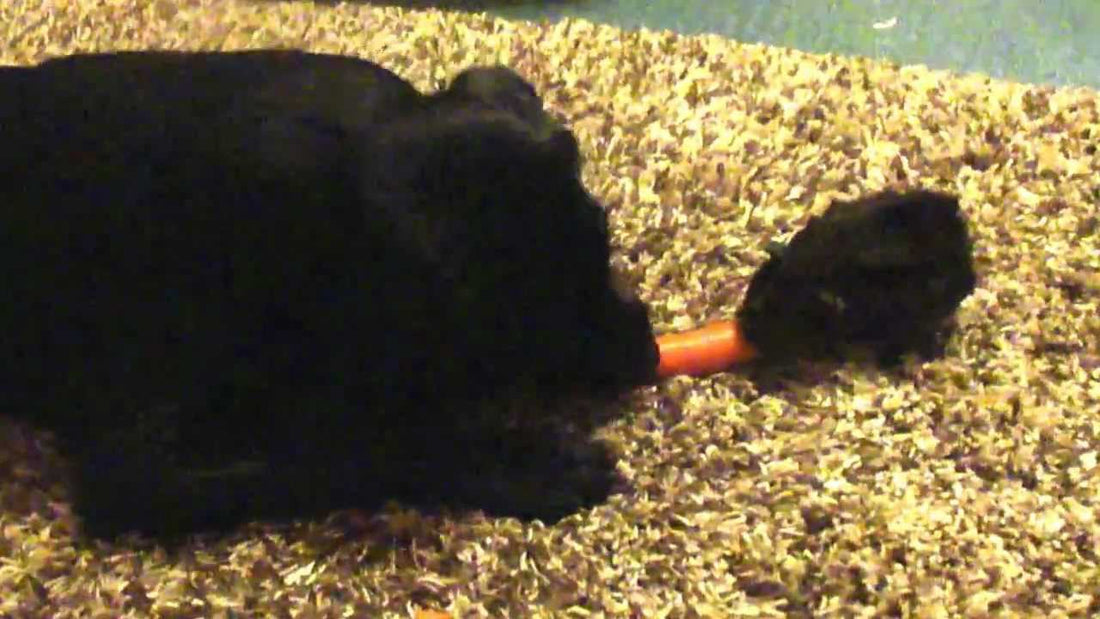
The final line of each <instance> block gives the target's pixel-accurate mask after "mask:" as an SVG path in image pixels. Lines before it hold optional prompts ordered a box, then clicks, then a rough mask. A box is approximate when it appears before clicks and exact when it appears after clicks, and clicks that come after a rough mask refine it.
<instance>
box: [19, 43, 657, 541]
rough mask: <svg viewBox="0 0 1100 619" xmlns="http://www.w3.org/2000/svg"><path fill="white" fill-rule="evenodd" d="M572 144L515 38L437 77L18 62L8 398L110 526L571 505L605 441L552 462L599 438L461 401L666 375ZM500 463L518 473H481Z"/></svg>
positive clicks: (320, 62)
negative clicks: (359, 508)
mask: <svg viewBox="0 0 1100 619" xmlns="http://www.w3.org/2000/svg"><path fill="white" fill-rule="evenodd" d="M579 167H580V157H579V154H578V148H577V143H576V141H575V139H574V136H573V135H572V133H571V132H570V131H568V130H567V129H566V128H565V127H563V126H562V125H561V124H560V123H559V122H557V121H555V120H554V119H553V118H551V116H550V115H549V114H547V113H546V112H545V111H544V110H543V105H542V102H541V101H540V99H539V98H538V96H537V95H536V93H535V91H534V89H533V88H532V87H531V86H530V85H529V84H528V83H526V82H525V81H524V80H523V79H521V78H520V77H519V76H517V75H516V74H515V73H513V72H511V71H509V70H507V69H504V68H487V67H480V68H472V69H468V70H466V71H465V72H463V73H461V74H460V75H459V76H458V77H457V78H456V79H455V80H454V82H453V83H452V84H451V85H450V87H449V88H447V89H445V90H443V91H441V92H439V93H436V94H432V95H424V94H421V93H419V92H418V91H417V90H415V89H414V88H413V87H412V86H411V85H409V84H408V83H406V82H405V81H403V80H401V79H400V78H398V77H397V76H396V75H394V74H393V73H391V72H389V71H387V70H385V69H383V68H381V67H379V66H377V65H375V64H372V63H369V62H366V61H362V60H357V59H351V58H344V57H337V56H327V55H314V54H306V53H300V52H293V51H255V52H237V53H173V52H136V53H119V54H103V55H82V56H74V57H68V58H62V59H55V60H51V61H48V62H44V63H42V64H40V65H38V66H35V67H21V68H16V67H4V68H0V209H2V214H0V286H2V290H3V299H2V301H0V331H2V335H0V393H2V395H0V405H2V406H3V409H2V410H3V411H4V412H5V413H8V412H10V413H17V414H21V415H25V416H27V417H28V418H30V419H31V420H33V421H34V422H36V423H38V424H40V425H42V426H44V427H47V428H50V429H52V430H54V431H55V432H56V433H57V434H58V435H59V437H60V438H61V439H62V441H63V444H64V445H65V447H66V448H67V450H68V453H69V454H70V455H71V456H72V458H73V462H74V478H75V479H74V481H75V500H76V508H77V512H78V514H79V515H80V516H81V517H82V519H83V523H84V524H83V526H84V529H85V531H86V532H88V533H91V534H93V535H97V536H104V535H114V534H117V533H120V532H125V531H128V530H140V531H145V532H149V533H162V534H179V533H187V532H190V531H196V530H201V529H207V528H220V527H224V526H232V525H234V524H236V523H239V522H242V521H244V520H246V519H251V518H257V517H269V516H276V515H280V516H281V515H290V516H294V515H299V514H306V513H308V512H309V511H310V510H312V509H314V508H317V509H327V508H333V507H340V506H346V505H354V504H358V503H359V502H364V501H366V500H367V498H368V497H375V498H385V497H392V498H402V497H403V496H406V495H407V496H410V497H413V498H418V499H423V500H424V501H427V502H438V501H443V500H445V499H446V498H447V497H452V498H454V500H456V501H458V502H459V503H462V504H469V505H472V506H475V507H484V508H486V509H489V510H490V511H497V512H504V513H514V514H515V515H521V516H523V515H527V516H542V517H547V518H552V517H557V516H560V515H564V514H565V513H568V512H569V511H570V510H573V509H575V508H576V507H578V506H580V505H583V504H585V503H586V502H591V501H593V500H599V499H601V498H603V496H605V495H606V492H607V491H608V489H609V484H610V481H609V480H610V477H609V476H610V475H611V473H610V471H609V469H610V467H609V464H608V462H607V461H606V460H607V458H606V457H605V456H600V457H598V458H597V460H598V462H596V464H597V465H598V468H600V467H602V468H601V469H600V471H597V473H596V480H595V481H590V482H583V483H582V484H581V485H582V486H583V487H581V488H580V490H577V489H575V488H574V489H570V488H568V487H567V486H568V484H567V483H565V482H563V481H562V480H561V479H555V480H553V481H551V482H546V481H541V482H540V481H538V480H537V479H535V478H536V477H537V472H536V470H535V468H536V464H535V463H541V464H540V466H541V465H546V464H547V463H550V466H563V467H568V466H569V465H570V462H572V464H577V462H581V461H576V462H574V461H572V460H570V458H571V457H572V456H569V455H568V454H567V450H565V448H564V447H561V446H552V445H550V444H549V443H550V442H549V441H546V442H543V441H540V440H537V439H532V440H518V442H517V443H516V444H514V445H512V446H509V447H505V446H502V445H503V444H504V443H506V442H507V439H506V437H505V438H502V437H504V436H505V434H506V433H505V432H504V431H503V430H501V431H500V432H499V433H494V432H491V431H481V430H479V431H475V432H466V433H463V430H461V427H462V423H461V418H462V416H463V412H464V411H466V410H468V409H469V407H473V406H474V405H475V404H476V403H477V402H479V401H481V400H483V399H485V398H492V397H493V396H495V395H497V394H500V393H502V392H507V391H509V390H511V389H513V388H519V389H522V388H525V387H533V388H534V389H536V390H538V391H540V392H543V393H548V394H559V393H570V392H577V391H581V392H585V391H588V390H590V389H601V390H602V389H603V388H610V389H612V390H615V389H620V388H626V387H629V386H633V385H637V384H640V383H645V382H648V381H650V380H652V379H653V372H654V368H655V367H656V358H657V350H656V346H655V344H654V338H653V333H652V331H651V328H650V324H649V321H648V318H647V315H646V310H645V308H644V306H643V305H642V304H641V303H640V302H639V301H638V300H637V299H635V298H634V297H633V296H632V295H630V294H629V293H625V292H623V291H621V290H619V288H618V287H617V286H615V285H613V279H614V278H613V274H612V272H611V269H610V265H609V240H608V231H607V219H606V215H605V213H604V211H603V209H602V208H601V206H600V205H599V204H598V203H597V202H596V201H595V200H594V199H593V198H592V197H591V196H590V195H589V193H588V192H587V191H586V190H585V188H584V187H583V186H582V184H581V182H580V180H579ZM501 427H503V425H501ZM582 460H583V458H582ZM502 462H503V463H504V464H502ZM582 463H583V462H582ZM501 466H508V467H517V468H519V469H522V470H523V471H524V472H522V473H521V474H520V478H521V479H522V480H523V482H522V484H518V485H523V484H528V485H531V487H530V489H529V491H528V493H527V498H526V499H525V498H523V497H519V496H518V495H517V493H516V492H513V491H515V490H516V489H517V487H518V486H517V485H516V484H513V485H512V486H509V485H508V484H506V483H504V482H501V483H498V484H496V485H493V483H495V482H493V483H490V484H489V486H488V488H489V489H488V490H486V489H485V488H486V486H484V485H481V486H478V485H477V484H475V483H472V482H470V481H469V480H470V479H471V478H479V477H481V478H485V477H491V476H492V475H493V474H492V473H489V472H487V471H488V470H489V469H491V468H494V467H496V468H500V467H501ZM524 467H528V468H526V469H525V468H524ZM459 471H462V472H463V473H462V474H460V473H459ZM539 483H542V484H543V485H542V486H539V485H538V484H539ZM532 484H533V485H532ZM548 486H549V487H548ZM559 486H560V487H559ZM533 497H537V498H538V499H539V500H538V501H536V503H537V505H536V504H533V503H532V502H531V501H530V500H528V499H531V498H533ZM548 497H549V498H548Z"/></svg>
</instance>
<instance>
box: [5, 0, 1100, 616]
mask: <svg viewBox="0 0 1100 619" xmlns="http://www.w3.org/2000/svg"><path fill="white" fill-rule="evenodd" d="M0 40H2V41H5V42H6V44H5V46H4V47H3V48H0V62H4V63H27V62H32V61H36V60H39V59H42V58H43V57H45V56H52V55H59V54H64V53H68V52H73V51H78V50H79V51H91V50H105V49H121V48H145V47H158V48H174V49H180V48H188V49H193V48H204V49H239V48H254V47H268V46H282V47H287V46H293V47H301V48H305V49H309V50H315V51H326V52H340V53H347V54H353V55H359V56H363V57H367V58H370V59H372V60H375V61H378V62H380V63H382V64H383V65H385V66H387V67H390V68H392V69H394V70H395V71H397V72H398V73H399V74H400V75H402V76H403V77H406V78H408V79H410V80H412V81H413V82H414V83H415V84H417V85H418V86H419V87H421V88H425V89H434V88H435V87H437V86H438V85H440V84H441V83H443V82H444V81H445V80H446V78H447V77H448V76H451V75H453V74H454V73H456V72H457V71H458V70H460V69H461V68H462V67H465V66H467V65H470V64H474V63H491V62H503V63H507V64H509V65H510V66H512V67H513V68H515V69H516V70H518V71H519V72H521V73H522V74H523V75H525V76H526V77H527V78H528V79H529V80H530V81H532V82H533V83H534V84H535V85H536V86H537V88H538V90H539V91H540V93H542V94H543V96H544V97H545V99H546V101H547V103H548V106H549V107H550V108H551V109H552V110H553V111H555V112H557V113H559V114H561V115H563V116H564V117H565V118H567V119H568V121H569V122H570V123H571V125H572V127H573V128H574V130H575V131H576V133H577V135H578V138H579V140H580V142H581V144H582V149H583V151H584V153H585V155H586V157H587V164H586V169H585V178H586V181H587V183H588V185H589V187H590V188H591V189H592V191H593V192H594V193H595V194H596V195H598V196H599V197H600V198H601V199H602V200H603V201H604V202H605V203H606V204H607V207H608V209H609V211H610V213H611V219H612V226H613V229H614V242H615V245H616V250H617V255H616V258H615V259H616V261H617V262H618V263H620V265H621V266H622V267H623V268H624V269H625V270H627V271H628V272H629V273H630V274H631V275H632V276H633V277H634V279H635V281H636V282H637V283H638V286H639V287H640V289H641V291H642V294H643V297H644V298H645V300H646V301H647V302H648V303H649V304H650V307H651V308H652V314H653V317H654V320H655V322H656V325H657V327H658V329H659V330H668V329H673V328H684V327H688V326H691V325H694V324H698V323H700V322H702V321H704V320H708V319H714V318H722V317H729V316H731V315H732V314H733V312H734V311H735V309H736V307H737V303H738V302H739V300H740V298H741V295H742V293H743V291H744V287H745V284H746V283H747V282H748V279H749V276H750V274H751V273H752V272H753V270H754V269H755V268H756V267H758V266H759V265H760V264H761V263H762V262H763V260H764V259H765V257H766V254H765V252H764V247H765V244H766V243H767V242H768V241H769V240H771V239H772V238H775V237H779V238H780V239H782V238H786V237H787V236H788V235H789V234H791V233H793V232H794V231H795V230H797V229H798V228H799V227H800V226H801V225H802V224H803V223H804V222H805V220H806V218H807V216H808V215H809V214H810V213H812V212H818V211H820V210H821V209H822V208H823V207H824V206H826V205H827V204H828V203H829V201H830V200H832V199H834V198H840V197H848V198H850V197H856V196H859V195H863V194H865V193H868V192H871V191H873V190H877V189H881V188H886V187H894V188H903V187H917V186H919V187H925V188H931V189H939V190H947V191H952V192H955V193H957V194H958V195H960V196H961V199H962V206H963V209H964V210H965V212H966V213H967V216H968V218H969V221H970V225H971V228H972V234H973V236H974V240H975V245H976V262H977V267H978V271H979V283H978V289H977V290H976V292H975V293H974V294H973V295H972V296H971V297H970V298H968V299H967V300H966V301H964V303H963V305H962V308H961V309H960V312H959V315H958V322H959V331H958V333H957V334H956V335H955V337H954V338H953V339H952V340H951V342H950V343H949V345H948V347H947V355H946V356H945V357H944V358H942V359H939V360H936V361H931V362H927V363H918V362H916V361H910V362H908V363H906V364H905V365H904V366H903V367H902V368H900V369H898V370H895V371H891V372H883V371H874V370H870V369H866V368H861V367H857V366H855V365H850V366H844V367H839V368H836V367H833V368H811V370H812V371H811V372H802V373H799V374H797V375H791V376H789V377H788V376H779V377H772V378H771V379H770V380H767V381H764V380H760V379H759V377H754V376H751V375H749V374H744V373H729V374H724V375H720V376H716V377H712V378H708V379H687V378H681V379H676V380H672V381H670V382H667V383H666V384H664V385H662V386H660V387H655V388H650V389H646V390H642V391H641V392H640V393H639V394H638V395H637V397H636V398H635V399H634V401H633V403H632V404H631V406H630V410H628V411H627V413H628V414H627V415H626V416H625V417H624V418H623V419H621V420H618V421H615V422H613V423H611V424H610V425H608V426H607V427H606V428H604V429H603V430H602V431H601V433H602V434H603V435H605V436H606V438H607V439H608V440H609V441H611V442H612V443H613V444H614V445H615V446H616V451H617V452H618V453H621V461H620V465H619V467H620V470H621V472H622V474H623V475H624V476H625V478H626V479H627V480H628V481H629V484H628V488H627V489H626V490H625V492H624V493H622V494H620V495H617V496H615V497H613V499H612V500H611V501H610V502H609V503H608V504H606V505H603V506H599V507H597V508H594V509H592V510H589V511H586V512H583V513H579V514H576V515H575V516H572V517H570V518H567V519H566V520H564V521H562V522H560V523H558V524H556V525H554V526H544V525H541V524H539V523H537V522H534V523H522V522H519V521H515V520H503V519H502V520H493V519H488V518H485V517H482V516H479V515H477V514H455V515H453V516H437V517H430V518H429V517H424V516H421V515H420V514H418V513H416V512H413V511H409V510H406V509H403V508H401V507H400V506H392V507H391V508H388V509H387V510H385V511H383V512H382V513H376V514H358V515H356V514H336V515H333V516H332V517H331V518H329V519H327V520H325V521H324V522H303V523H299V524H294V525H290V526H282V527H276V526H272V525H262V524H257V525H255V526H250V527H247V528H246V529H244V530H242V531H240V532H239V533H237V534H235V535H232V536H230V537H229V538H220V539H199V540H195V541H194V542H193V543H190V544H187V545H185V546H184V547H182V548H180V549H178V550H173V551H167V550H164V549H158V548H150V547H147V546H143V545H141V544H140V542H134V543H133V544H121V543H120V544H117V545H116V544H105V543H97V544H83V543H78V542H76V541H74V538H73V530H74V522H73V518H72V516H71V513H70V512H69V511H68V509H67V504H66V496H67V490H66V489H65V486H64V484H63V471H64V467H63V462H62V461H61V459H60V458H59V457H58V456H57V454H56V453H55V452H54V451H53V450H52V447H51V444H50V442H49V440H48V438H47V437H44V436H41V435H38V434H35V433H32V432H30V431H28V430H27V429H25V428H22V427H17V426H16V425H15V424H14V423H8V422H6V421H5V422H3V423H0V441H2V443H0V445H2V447H0V482H2V485H0V616H5V617H7V616H10V617H35V616H41V617H47V616H48V617H75V616H82V617H83V616H87V617H118V616H134V617H142V616H164V617H230V616H278V617H284V616H285V617H290V616H294V617H348V616H363V617H382V616H413V615H414V614H415V613H416V612H417V611H418V609H423V608H432V609H439V610H445V611H447V612H449V613H451V614H452V615H453V616H456V617H488V616H493V617H498V616H512V617H543V616H562V617H587V616H607V617H647V618H649V617H741V616H795V617H798V616H804V617H809V616H818V617H821V616H844V617H853V616H868V617H869V616H899V617H900V616H906V617H908V616H912V617H947V616H969V617H992V616H1008V615H1012V616H1050V617H1086V616H1096V615H1097V614H1100V558H1098V556H1097V553H1098V552H1100V524H1098V522H1097V520H1098V518H1100V509H1098V505H1100V468H1098V462H1097V459H1098V448H1100V412H1098V411H1100V349H1098V344H1097V342H1098V340H1100V314H1098V312H1097V310H1098V305H1100V241H1098V240H1097V238H1098V234H1100V217H1098V212H1097V211H1098V203H1100V155H1098V154H1097V144H1098V143H1100V110H1098V103H1100V95H1098V94H1097V92H1095V91H1092V90H1086V89H1077V90H1055V89H1050V88H1039V87H1030V86H1026V85H1020V84H1013V83H1006V82H1000V81H994V80H990V79H988V78H984V77H981V76H958V75H952V74H949V73H944V72H932V71H928V70H926V69H923V68H920V67H910V68H899V67H896V66H892V65H888V64H884V63H879V62H871V61H867V60H863V59H851V58H842V57H835V56H816V55H808V54H803V53H797V52H794V51H789V50H784V49H778V48H770V47H764V46H758V45H741V44H738V43H736V42H732V41H729V40H724V39H722V38H719V37H714V36H699V37H682V36H676V35H673V34H666V33H656V32H645V31H643V32H623V31H620V30H617V29H614V28H611V27H598V26H594V25H592V24H589V23H585V22H580V21H570V20H567V21H565V22H562V23H560V24H556V25H553V26H540V25H536V24H520V23H507V22H502V21H497V20H493V19H490V18H487V17H484V16H479V15H476V14H459V13H456V14H446V13H441V12H434V11H422V12H411V11H403V10H401V9H398V8H389V7H387V8H380V7H372V6H369V5H361V4H343V5H335V6H323V5H313V4H308V3H271V2H263V3H245V2H240V1H227V0H191V1H174V0H157V1H155V2H144V1H139V0H97V1H90V0H89V1H76V0H56V1H52V2H51V1H47V0H8V1H7V2H5V3H4V4H3V6H2V7H0ZM0 96H3V93H0ZM0 173H2V172H0Z"/></svg>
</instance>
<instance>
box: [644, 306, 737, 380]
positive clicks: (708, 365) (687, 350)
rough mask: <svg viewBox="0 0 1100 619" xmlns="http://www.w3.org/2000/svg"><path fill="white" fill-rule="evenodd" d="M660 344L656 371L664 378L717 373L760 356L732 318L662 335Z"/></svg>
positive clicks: (658, 341) (658, 343)
mask: <svg viewBox="0 0 1100 619" xmlns="http://www.w3.org/2000/svg"><path fill="white" fill-rule="evenodd" d="M657 348H658V350H659V351H660V364H659V365H658V367H657V374H658V376H660V377H662V378H667V377H670V376H677V375H690V376H701V375H707V374H714V373H717V372H722V371H724V370H727V369H729V368H730V367H731V366H733V365H736V364H738V363H744V362H746V361H749V360H751V359H753V358H755V357H756V356H757V351H756V349H755V348H754V347H753V346H752V344H750V343H749V342H748V341H747V340H746V339H745V337H744V334H743V333H742V332H741V328H740V326H739V325H738V324H737V323H736V322H735V321H732V320H723V321H718V322H714V323H711V324H708V325H705V326H703V327H700V328H698V329H692V330H690V331H684V332H681V333H666V334H664V335H660V336H658V337H657Z"/></svg>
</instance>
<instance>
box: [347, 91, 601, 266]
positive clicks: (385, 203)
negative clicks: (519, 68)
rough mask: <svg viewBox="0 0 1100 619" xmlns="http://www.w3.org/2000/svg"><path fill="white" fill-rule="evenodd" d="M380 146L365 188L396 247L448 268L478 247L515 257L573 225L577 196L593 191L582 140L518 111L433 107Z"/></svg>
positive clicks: (396, 127) (375, 144) (389, 133)
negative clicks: (558, 223) (543, 233)
mask: <svg viewBox="0 0 1100 619" xmlns="http://www.w3.org/2000/svg"><path fill="white" fill-rule="evenodd" d="M371 150H372V156H371V157H370V158H369V160H368V162H367V163H366V164H365V165H366V168H367V169H366V170H365V171H364V172H363V173H362V174H361V186H362V191H363V192H364V193H365V195H366V197H367V199H368V200H370V201H371V202H372V203H374V204H376V205H377V208H378V209H379V210H380V211H381V212H382V213H383V214H384V215H385V216H386V218H387V219H388V220H389V221H390V222H391V225H392V227H393V230H392V232H393V234H394V235H395V236H394V238H393V240H394V241H395V242H398V243H403V244H404V246H405V247H408V248H415V250H416V251H418V252H419V253H420V255H421V257H423V258H424V259H426V260H428V261H429V262H431V263H434V264H439V265H442V264H445V263H448V262H451V263H453V262H454V261H455V260H457V259H461V258H462V256H463V255H464V254H465V253H468V252H469V251H473V250H484V251H485V252H492V251H496V250H503V251H504V252H505V253H507V249H508V248H509V247H510V246H511V245H514V244H516V243H519V242H521V239H523V238H524V237H527V238H530V237H531V236H533V234H531V233H533V232H534V231H535V230H536V229H538V228H540V227H542V226H545V225H546V224H547V222H551V221H553V219H554V217H555V215H557V216H559V217H562V218H563V219H566V220H568V219H571V216H570V215H569V214H568V213H567V209H568V208H569V206H568V205H569V204H570V203H571V202H575V200H576V198H575V197H574V196H573V195H572V194H574V193H576V192H579V191H582V190H583V189H582V188H581V186H580V183H579V177H578V167H579V152H578V147H577V142H576V139H575V138H574V137H573V135H572V134H571V133H569V132H568V131H565V130H561V131H555V132H550V133H543V132H540V131H537V130H532V127H531V126H530V125H529V124H528V123H526V122H524V121H523V120H521V119H519V118H517V117H516V116H515V115H513V114H509V113H503V112H495V111H490V112H486V111H484V110H477V109H474V110H466V109H460V110H458V111H455V112H447V111H443V110H433V111H431V112H430V113H428V114H423V115H418V116H417V117H415V118H411V119H409V120H408V121H406V122H401V123H393V124H392V125H391V126H389V127H387V129H386V131H385V132H383V133H381V134H379V135H378V136H375V137H374V138H373V139H372V145H371ZM556 196H560V199H555V197H556ZM551 209H561V210H559V211H558V212H557V213H554V212H549V211H550V210H551ZM475 237H476V238H475Z"/></svg>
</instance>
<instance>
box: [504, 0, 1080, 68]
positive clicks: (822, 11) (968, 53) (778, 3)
mask: <svg viewBox="0 0 1100 619" xmlns="http://www.w3.org/2000/svg"><path fill="white" fill-rule="evenodd" d="M492 12H494V13H496V14H498V15H501V16H505V17H513V18H519V19H535V20H538V19H542V18H549V19H551V20H554V19H557V18H560V17H561V16H574V17H582V18H585V19H589V20H591V21H595V22H599V23H607V24H614V25H617V26H621V27H626V28H637V27H640V26H644V27H647V28H650V29H657V30H661V29H669V30H674V31H677V32H681V33H686V34H694V33H699V32H710V33H716V34H721V35H724V36H727V37H730V38H733V39H736V40H738V41H742V42H745V43H757V42H759V43H767V44H769V45H780V46H785V47H793V48H796V49H801V50H805V51H811V52H835V53H839V54H846V55H861V56H870V57H874V58H887V59H891V60H895V61H897V62H900V63H902V64H926V65H928V66H930V67H933V68H938V69H952V70H957V71H966V72H969V71H976V72H980V73H985V74H988V75H992V76H994V77H1002V78H1007V79H1012V80H1016V81H1023V82H1034V83H1044V84H1054V85H1067V84H1072V85H1083V86H1091V87H1093V88H1100V0H955V1H954V2H952V1H949V0H772V1H768V0H649V1H647V0H575V1H573V2H564V3H538V2H534V3H524V4H521V5H514V6H503V7H497V8H495V9H493V10H492ZM894 18H896V20H897V21H896V24H895V25H894V26H893V27H891V28H883V29H876V28H874V27H873V24H875V23H878V22H889V21H891V20H892V19H894Z"/></svg>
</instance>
